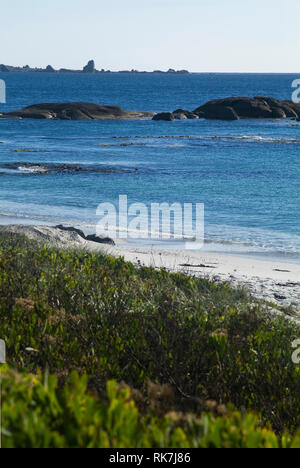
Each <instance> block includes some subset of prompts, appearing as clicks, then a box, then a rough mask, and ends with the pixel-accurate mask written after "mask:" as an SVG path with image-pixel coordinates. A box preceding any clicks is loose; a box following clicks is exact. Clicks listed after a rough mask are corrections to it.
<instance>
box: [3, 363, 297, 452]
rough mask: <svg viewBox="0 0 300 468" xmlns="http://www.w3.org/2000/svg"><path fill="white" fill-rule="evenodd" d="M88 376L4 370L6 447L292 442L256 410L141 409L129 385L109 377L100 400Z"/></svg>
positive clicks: (271, 445) (218, 445)
mask: <svg viewBox="0 0 300 468" xmlns="http://www.w3.org/2000/svg"><path fill="white" fill-rule="evenodd" d="M87 380H88V379H87V378H86V377H82V378H79V377H78V375H77V374H76V373H72V374H71V376H70V378H69V380H68V383H67V384H66V385H65V387H64V388H63V389H59V388H58V386H57V379H56V378H55V377H54V376H48V375H46V376H45V377H44V378H43V379H42V377H41V376H38V377H36V376H31V375H27V376H23V375H20V374H17V373H16V372H13V371H11V370H6V371H5V372H3V396H4V399H3V400H4V403H3V421H4V428H3V437H2V442H3V447H4V448H151V447H155V448H282V447H283V448H293V447H299V446H300V433H299V434H298V435H296V436H295V437H293V438H292V437H290V436H288V435H286V434H284V435H283V436H281V437H277V436H276V435H275V433H274V432H272V431H271V430H270V429H261V428H260V427H259V420H258V418H257V417H256V416H255V415H253V414H246V415H244V416H242V414H241V413H239V412H236V411H233V410H232V409H228V414H227V415H226V416H223V417H214V416H213V415H211V414H206V413H203V414H202V415H201V418H197V417H195V416H194V415H191V414H185V415H184V414H182V413H169V414H167V415H165V416H164V417H162V418H158V417H155V416H149V415H148V416H147V415H146V416H145V415H143V414H141V413H140V412H139V410H138V409H137V407H136V405H135V402H134V401H133V399H132V396H131V392H130V389H129V388H128V387H125V386H124V385H123V386H121V387H120V386H118V385H117V384H116V382H115V381H110V382H108V383H107V395H106V398H105V399H104V400H103V401H101V402H100V401H99V400H97V399H95V398H93V397H92V396H90V395H89V393H88V392H87Z"/></svg>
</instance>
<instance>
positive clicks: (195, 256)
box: [0, 225, 300, 314]
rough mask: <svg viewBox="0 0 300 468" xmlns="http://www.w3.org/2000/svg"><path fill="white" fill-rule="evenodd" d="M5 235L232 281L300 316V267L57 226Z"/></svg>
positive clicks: (18, 228) (9, 228) (22, 228)
mask: <svg viewBox="0 0 300 468" xmlns="http://www.w3.org/2000/svg"><path fill="white" fill-rule="evenodd" d="M1 232H13V233H19V234H23V235H25V236H26V237H28V238H30V239H33V240H37V241H40V242H44V243H45V244H47V245H51V246H54V247H58V248H75V249H83V250H87V251H89V252H101V253H105V254H109V255H113V256H115V257H124V259H125V260H126V261H129V262H132V263H134V264H136V265H143V266H149V267H153V268H165V269H166V270H168V271H170V272H180V273H183V274H188V275H193V276H197V277H201V278H208V279H210V280H213V281H217V282H219V281H224V282H229V283H231V284H232V285H234V286H242V287H245V288H247V289H248V290H249V291H250V293H251V295H252V296H253V298H257V299H264V300H266V301H269V302H272V303H275V304H277V305H279V306H285V307H287V306H293V307H294V308H295V313H296V314H297V312H298V311H299V313H300V265H297V264H291V263H282V262H276V261H262V260H257V259H254V258H246V257H237V256H231V255H221V254H212V253H204V252H196V251H195V252H193V251H159V250H152V251H151V250H147V249H136V248H128V247H127V246H126V245H124V246H122V247H120V246H118V247H117V246H111V245H107V244H98V243H95V242H91V241H86V240H85V239H83V238H82V237H80V236H79V235H78V234H77V233H76V232H65V231H61V230H59V229H57V228H55V227H53V226H26V225H10V226H1V227H0V233H1Z"/></svg>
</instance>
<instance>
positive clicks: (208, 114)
mask: <svg viewBox="0 0 300 468" xmlns="http://www.w3.org/2000/svg"><path fill="white" fill-rule="evenodd" d="M225 108H227V109H226V111H224V115H223V111H222V109H225ZM229 109H230V110H229ZM194 113H195V114H197V115H200V114H201V115H202V116H204V118H206V119H225V118H226V120H227V119H229V118H230V115H231V117H232V120H236V118H248V119H270V118H287V117H289V118H296V119H297V118H299V117H300V105H299V104H296V103H294V102H292V101H279V100H277V99H274V98H270V97H265V96H257V97H254V98H245V97H234V98H226V99H216V100H213V101H209V102H207V103H206V104H204V105H203V106H201V107H198V108H197V109H195V111H194Z"/></svg>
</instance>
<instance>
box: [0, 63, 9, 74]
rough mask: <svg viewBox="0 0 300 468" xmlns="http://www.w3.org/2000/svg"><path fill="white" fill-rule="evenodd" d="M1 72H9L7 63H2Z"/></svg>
mask: <svg viewBox="0 0 300 468" xmlns="http://www.w3.org/2000/svg"><path fill="white" fill-rule="evenodd" d="M0 72H1V73H8V72H9V69H8V68H7V66H6V65H3V64H2V65H0Z"/></svg>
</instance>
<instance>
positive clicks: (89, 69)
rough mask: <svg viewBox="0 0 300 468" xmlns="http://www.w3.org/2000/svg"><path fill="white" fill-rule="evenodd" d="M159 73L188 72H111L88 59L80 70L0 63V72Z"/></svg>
mask: <svg viewBox="0 0 300 468" xmlns="http://www.w3.org/2000/svg"><path fill="white" fill-rule="evenodd" d="M12 72H14V73H94V74H95V73H161V74H179V75H186V74H189V71H188V70H174V69H173V68H170V69H169V70H168V71H161V70H154V71H153V72H146V71H138V70H120V71H118V72H113V71H111V70H104V69H102V70H97V69H96V65H95V61H94V60H90V61H89V62H88V63H87V65H85V66H84V67H83V68H82V70H70V69H67V68H61V69H59V70H55V69H54V68H53V67H52V66H51V65H48V66H47V67H46V68H32V67H30V66H29V65H26V66H24V67H13V66H10V65H4V64H1V65H0V73H12Z"/></svg>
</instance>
